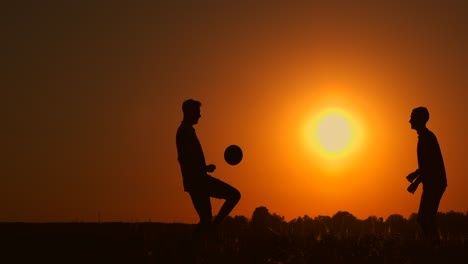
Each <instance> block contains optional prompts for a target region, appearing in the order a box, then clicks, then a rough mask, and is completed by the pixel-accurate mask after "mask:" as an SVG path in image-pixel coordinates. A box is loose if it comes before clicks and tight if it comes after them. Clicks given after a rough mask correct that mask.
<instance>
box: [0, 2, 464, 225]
mask: <svg viewBox="0 0 468 264" xmlns="http://www.w3.org/2000/svg"><path fill="white" fill-rule="evenodd" d="M31 2H33V1H31ZM160 2H162V1H160ZM166 2H170V4H168V3H165V4H162V3H160V4H155V3H152V4H146V5H143V4H141V5H136V4H134V5H133V6H129V5H118V4H116V3H114V2H112V5H110V4H93V5H89V4H88V5H86V4H75V5H72V4H69V3H67V4H65V3H61V4H58V3H57V4H55V5H49V6H47V5H45V4H43V3H42V2H41V3H39V2H38V3H35V2H34V3H31V4H30V5H28V6H19V5H18V6H15V7H13V6H12V7H7V8H6V9H5V12H6V13H8V14H7V15H6V16H4V19H6V20H5V21H6V23H4V25H3V26H4V27H5V28H4V30H3V36H2V39H3V40H2V42H3V43H2V44H1V47H2V63H3V68H4V70H3V72H4V76H3V77H2V82H3V84H2V96H1V98H2V104H1V109H2V111H1V112H2V123H3V125H2V131H1V135H2V137H1V139H2V156H3V158H2V161H3V162H2V166H1V171H0V173H1V178H0V221H25V222H58V221H60V222H69V221H85V222H95V221H98V220H101V221H132V222H133V221H148V220H151V221H153V222H182V223H196V222H197V221H198V216H197V214H196V212H195V210H194V209H193V206H192V203H191V200H190V198H189V195H188V194H187V193H185V192H184V191H183V186H182V176H181V173H180V168H179V164H178V162H177V151H176V145H175V133H176V131H177V128H178V126H179V124H180V122H181V120H182V108H181V106H182V102H183V101H184V100H186V99H189V98H192V99H195V100H199V101H201V102H202V107H201V115H202V117H201V119H200V121H199V124H198V125H196V126H195V129H196V131H197V134H198V138H199V140H200V142H201V144H202V146H203V149H204V153H205V157H206V160H207V163H213V164H216V166H217V169H216V171H215V172H214V173H213V174H212V175H213V176H214V177H216V178H219V179H221V180H223V181H225V182H227V183H229V184H231V185H232V186H234V187H236V188H237V189H238V190H239V191H240V192H241V193H242V198H241V201H240V202H239V204H238V205H237V207H236V208H235V209H234V210H233V212H232V214H231V215H244V216H247V217H251V215H252V212H253V211H254V209H255V208H256V207H258V206H266V207H267V208H268V209H269V210H270V212H272V213H277V214H279V215H282V216H285V220H287V221H289V220H291V219H293V218H296V217H298V216H304V215H306V214H307V215H309V216H311V217H315V216H318V215H330V216H331V215H333V214H335V213H336V212H337V211H348V212H350V213H352V214H353V215H355V216H356V217H357V218H360V219H365V218H367V217H368V216H377V217H383V218H386V217H388V216H389V215H391V214H401V215H403V216H404V217H408V216H409V215H410V214H411V213H414V212H417V210H418V206H419V201H420V196H421V191H422V186H420V187H419V189H418V190H417V191H416V193H415V194H410V193H408V192H407V191H406V188H407V186H408V185H409V183H408V182H407V180H406V179H405V177H406V175H408V173H410V172H413V171H414V170H415V169H417V159H416V158H417V157H416V144H417V139H418V138H417V134H416V131H414V130H411V128H410V124H409V122H408V121H409V119H410V114H411V110H412V109H413V108H415V107H418V106H426V107H427V108H428V109H429V112H430V114H431V118H430V120H429V122H428V124H427V126H428V128H429V129H431V130H432V131H433V132H434V133H435V134H436V136H437V138H438V140H439V144H440V147H441V149H442V154H443V157H444V160H445V167H446V171H447V180H448V187H447V190H446V192H445V194H444V196H443V198H442V200H441V204H440V207H439V211H442V212H447V211H451V210H454V211H459V212H467V211H468V194H467V189H468V177H467V174H466V172H467V171H468V162H467V158H466V151H467V149H468V144H467V140H466V136H467V132H468V123H467V118H466V113H467V108H466V104H467V100H468V78H467V76H468V74H467V73H468V64H467V62H468V52H467V47H468V16H467V14H468V5H467V4H466V3H465V1H439V2H438V3H437V4H435V2H434V3H433V2H431V1H363V2H378V3H379V4H376V3H374V4H362V5H361V4H356V3H355V1H324V2H330V3H329V4H317V3H312V2H313V1H308V2H310V3H308V4H304V3H293V2H294V1H256V2H255V4H253V3H252V2H254V1H243V2H244V3H242V4H241V3H237V2H238V1H233V2H236V3H231V4H227V2H228V1H223V3H217V4H215V5H213V4H198V3H197V4H195V3H186V2H181V1H166ZM304 2H306V1H304ZM384 2H385V3H387V4H384ZM408 2H411V4H410V3H408ZM327 113H340V115H341V116H343V118H344V119H346V120H347V122H348V123H349V125H350V129H351V136H350V141H349V145H347V148H346V149H345V150H343V151H341V152H339V153H338V154H337V155H330V154H329V153H327V152H326V151H324V150H323V149H322V148H321V146H320V144H318V143H317V142H316V133H317V131H316V130H317V126H318V122H319V121H320V120H321V119H322V118H324V116H326V114H327ZM330 133H331V132H330ZM231 144H236V145H238V146H240V147H241V148H242V150H243V152H244V159H243V160H242V162H241V163H240V164H238V165H236V166H231V165H228V164H227V163H226V162H225V161H224V158H223V153H224V149H225V148H226V147H227V146H229V145H231ZM220 205H221V203H220V201H219V200H216V199H213V209H214V211H215V212H214V213H216V211H217V210H218V209H219V207H220Z"/></svg>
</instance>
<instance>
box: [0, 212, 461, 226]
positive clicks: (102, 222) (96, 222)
mask: <svg viewBox="0 0 468 264" xmlns="http://www.w3.org/2000/svg"><path fill="white" fill-rule="evenodd" d="M340 212H342V213H349V214H351V215H352V216H354V215H353V214H352V213H350V212H349V211H337V212H336V213H335V214H333V215H331V216H329V215H316V216H314V217H311V216H309V215H307V214H305V215H302V216H297V217H295V218H292V219H291V220H290V221H285V222H291V221H293V220H296V219H298V218H304V217H305V216H307V217H310V218H311V219H315V218H317V217H320V216H322V217H330V218H333V216H334V215H336V214H337V213H340ZM448 213H456V214H462V215H465V216H468V211H465V212H461V211H454V210H450V211H446V212H441V211H439V212H437V214H448ZM269 214H270V215H277V216H279V217H284V216H282V215H280V214H277V213H274V212H273V213H269ZM392 215H400V216H402V217H403V218H404V219H406V220H409V218H407V217H405V216H403V215H401V214H397V213H393V214H389V216H388V217H390V216H392ZM412 215H417V212H414V213H411V214H410V217H411V216H412ZM228 217H231V218H234V217H245V218H246V219H248V220H252V217H246V216H244V215H234V216H228ZM354 217H355V218H356V220H359V221H365V220H366V219H369V218H371V217H376V218H377V219H380V218H382V219H383V217H379V216H375V215H370V216H368V217H367V218H364V219H360V218H357V217H356V216H354ZM388 217H387V218H386V219H385V220H384V221H386V220H387V219H388ZM140 223H144V224H147V223H150V224H182V225H196V224H197V223H184V222H161V221H152V220H151V218H150V219H148V220H146V221H134V222H130V221H99V220H98V221H81V220H72V221H50V222H35V221H0V224H140Z"/></svg>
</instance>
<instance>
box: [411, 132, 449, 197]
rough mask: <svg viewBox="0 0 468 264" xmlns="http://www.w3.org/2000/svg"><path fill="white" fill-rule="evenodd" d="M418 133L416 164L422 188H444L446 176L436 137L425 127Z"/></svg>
mask: <svg viewBox="0 0 468 264" xmlns="http://www.w3.org/2000/svg"><path fill="white" fill-rule="evenodd" d="M418 134H419V140H418V150H417V151H418V164H419V169H420V171H421V175H422V176H423V177H422V184H423V188H445V187H446V186H447V178H446V175H445V166H444V160H443V158H442V153H441V151H440V147H439V143H438V142H437V138H436V136H435V135H434V133H432V131H430V130H429V129H427V128H426V129H424V130H422V131H419V133H418Z"/></svg>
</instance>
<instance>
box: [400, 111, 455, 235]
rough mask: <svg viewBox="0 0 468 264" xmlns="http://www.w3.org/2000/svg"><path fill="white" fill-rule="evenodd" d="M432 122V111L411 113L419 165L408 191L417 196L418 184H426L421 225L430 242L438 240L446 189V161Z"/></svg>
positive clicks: (419, 217) (411, 174)
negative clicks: (438, 217) (429, 121)
mask: <svg viewBox="0 0 468 264" xmlns="http://www.w3.org/2000/svg"><path fill="white" fill-rule="evenodd" d="M428 120H429V111H428V110H427V109H426V108H424V107H418V108H415V109H414V110H413V112H412V113H411V120H410V121H409V122H410V124H411V128H412V129H415V130H416V131H417V132H418V135H419V139H418V147H417V154H418V165H419V169H417V170H416V171H415V172H412V173H410V174H409V175H408V176H407V177H406V178H407V179H408V181H410V182H411V184H410V186H409V187H408V191H409V192H410V193H414V192H415V191H416V189H417V188H418V186H419V184H420V183H421V182H422V184H423V193H422V196H421V203H420V205H419V212H418V223H419V225H420V226H421V229H422V230H423V232H424V234H425V235H426V237H427V238H431V239H436V238H437V226H436V218H437V209H438V207H439V202H440V199H441V198H442V195H443V194H444V191H445V188H446V187H447V178H446V175H445V167H444V160H443V159H442V153H441V151H440V147H439V143H438V142H437V138H436V136H435V135H434V133H432V132H431V131H430V130H429V129H427V128H426V123H427V121H428Z"/></svg>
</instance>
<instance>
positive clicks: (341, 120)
mask: <svg viewBox="0 0 468 264" xmlns="http://www.w3.org/2000/svg"><path fill="white" fill-rule="evenodd" d="M361 134H362V133H361V125H358V122H357V120H355V118H351V115H350V113H348V112H346V111H344V110H343V109H341V108H326V109H324V110H322V111H320V112H316V113H313V114H312V116H311V117H310V118H309V119H308V121H307V122H306V124H305V129H304V134H303V135H304V140H305V141H306V143H307V144H306V147H307V148H308V149H309V150H311V151H312V152H313V153H314V154H315V155H316V156H317V157H320V158H322V160H323V159H324V160H329V161H332V160H334V161H336V159H337V158H340V160H342V159H341V158H345V157H346V158H350V157H351V156H352V155H350V154H351V152H353V151H355V150H356V147H357V145H359V142H360V141H361V140H360V139H361V138H362V135H361ZM333 164H334V165H333V166H336V163H333ZM340 164H343V163H340Z"/></svg>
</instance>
